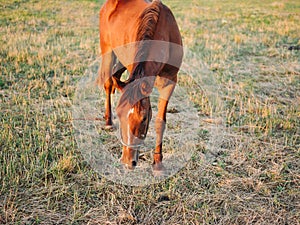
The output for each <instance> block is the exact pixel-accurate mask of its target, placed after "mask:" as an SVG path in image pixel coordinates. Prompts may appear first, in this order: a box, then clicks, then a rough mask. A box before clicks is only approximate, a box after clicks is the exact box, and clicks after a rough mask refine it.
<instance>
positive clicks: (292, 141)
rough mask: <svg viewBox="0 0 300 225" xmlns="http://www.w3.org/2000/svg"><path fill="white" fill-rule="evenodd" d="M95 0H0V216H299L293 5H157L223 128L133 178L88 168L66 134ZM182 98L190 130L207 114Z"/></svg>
mask: <svg viewBox="0 0 300 225" xmlns="http://www.w3.org/2000/svg"><path fill="white" fill-rule="evenodd" d="M102 2H103V1H96V0H95V1H92V0H74V1H70V0H68V1H58V0H48V1H44V0H42V1H36V0H15V1H10V0H0V55H1V58H0V112H1V113H0V224H74V225H75V224H90V225H91V224H274V225H275V224H289V225H290V224H300V160H299V159H300V150H299V149H300V106H299V102H300V64H299V62H300V50H299V49H298V50H297V47H298V48H299V46H300V23H299V21H300V2H299V1H297V0H289V1H284V0H278V1H271V0H265V1H257V0H251V1H237V0H232V1H220V0H211V1H202V0H198V1H197V0H188V1H177V0H173V1H172V0H165V1H163V2H164V3H165V4H167V5H168V6H169V7H170V8H171V9H172V10H173V12H174V14H175V16H176V18H177V21H178V24H179V26H180V29H181V32H182V36H183V41H184V45H185V47H186V48H188V49H189V50H190V51H191V52H192V53H193V54H194V57H193V58H191V57H189V56H186V61H187V62H188V63H189V64H191V63H193V60H194V59H195V58H196V59H197V62H195V64H196V65H197V63H199V62H200V63H199V65H202V67H201V68H199V74H196V75H195V74H194V75H193V76H194V79H195V80H196V82H197V79H198V78H199V79H200V78H201V76H202V74H206V75H207V74H209V75H210V76H212V78H213V79H214V81H215V87H216V88H218V90H217V92H218V95H219V96H220V99H221V100H222V102H221V103H220V104H221V105H222V107H221V109H222V117H223V119H222V120H221V122H220V123H221V125H222V129H223V128H224V129H225V131H224V132H223V133H222V138H221V143H219V144H218V145H217V148H210V147H209V146H208V144H207V137H209V136H213V135H216V134H213V133H210V132H209V131H207V130H205V129H203V130H202V133H201V138H199V141H198V143H197V146H198V148H197V151H196V152H195V154H194V155H193V157H192V160H191V161H190V162H188V164H187V166H186V167H185V168H184V169H182V170H181V171H180V172H179V173H178V174H176V175H175V176H173V177H171V178H169V179H167V180H165V181H163V182H161V183H160V184H153V185H149V186H146V187H128V186H122V185H118V184H115V183H113V182H111V181H109V180H106V179H105V178H103V177H101V176H100V175H98V174H97V173H96V172H94V171H93V170H92V169H91V167H90V166H89V165H88V164H87V163H86V162H85V161H84V160H83V157H82V155H81V153H80V150H79V149H78V147H77V145H76V141H75V137H74V128H73V127H72V112H71V106H72V101H73V99H74V93H75V88H76V84H77V82H78V81H79V80H80V78H81V77H82V76H83V74H84V71H85V70H86V68H87V67H88V66H89V65H90V64H91V62H93V61H94V60H95V59H96V58H97V57H98V56H99V44H98V42H99V34H98V11H99V9H100V6H101V4H102ZM204 68H205V69H204ZM182 75H183V74H182ZM182 77H184V76H182ZM180 82H181V85H183V86H186V87H190V86H193V84H194V83H193V82H195V81H191V80H189V79H185V78H181V80H180ZM200 85H201V82H200ZM209 91H214V90H209ZM190 97H191V100H192V101H193V102H194V103H195V105H196V106H197V110H198V112H199V115H201V118H202V117H203V118H207V120H203V121H202V120H201V121H200V124H199V126H204V125H203V124H206V123H207V122H208V121H210V122H213V123H214V121H215V120H217V119H216V118H215V117H214V115H212V109H211V107H209V105H208V104H207V98H206V97H205V96H202V95H201V94H200V93H193V91H191V92H190ZM217 116H219V115H217ZM218 124H219V122H218ZM217 135H218V134H217Z"/></svg>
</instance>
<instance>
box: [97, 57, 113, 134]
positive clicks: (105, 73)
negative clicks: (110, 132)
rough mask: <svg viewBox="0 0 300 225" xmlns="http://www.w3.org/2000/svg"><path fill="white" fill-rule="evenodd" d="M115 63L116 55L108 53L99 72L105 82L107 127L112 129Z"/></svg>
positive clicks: (103, 82) (102, 81)
mask: <svg viewBox="0 0 300 225" xmlns="http://www.w3.org/2000/svg"><path fill="white" fill-rule="evenodd" d="M114 63H115V56H114V54H113V53H112V52H111V53H107V54H105V55H104V56H103V58H102V64H101V70H100V73H99V77H100V80H101V83H102V84H104V90H105V94H106V99H105V115H104V118H105V127H106V128H107V129H111V128H112V126H113V123H112V112H111V94H112V92H113V80H112V78H111V76H112V67H113V65H114Z"/></svg>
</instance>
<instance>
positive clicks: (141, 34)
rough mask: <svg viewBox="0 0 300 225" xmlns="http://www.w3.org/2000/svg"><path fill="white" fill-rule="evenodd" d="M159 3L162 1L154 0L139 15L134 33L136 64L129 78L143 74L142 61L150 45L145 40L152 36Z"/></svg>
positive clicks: (156, 20) (150, 38)
mask: <svg viewBox="0 0 300 225" xmlns="http://www.w3.org/2000/svg"><path fill="white" fill-rule="evenodd" d="M161 5H162V3H161V1H160V0H154V1H153V2H152V3H151V5H150V6H149V7H148V8H146V9H145V10H144V12H143V13H142V14H141V15H140V18H139V19H140V22H139V27H138V30H137V35H136V42H137V50H136V54H135V59H134V62H136V63H137V64H136V67H135V68H134V70H133V72H132V75H131V79H136V78H140V77H142V76H143V73H144V62H145V61H146V60H147V56H148V53H149V47H150V46H149V43H147V40H153V38H154V34H155V30H156V25H157V22H158V19H159V15H160V9H161Z"/></svg>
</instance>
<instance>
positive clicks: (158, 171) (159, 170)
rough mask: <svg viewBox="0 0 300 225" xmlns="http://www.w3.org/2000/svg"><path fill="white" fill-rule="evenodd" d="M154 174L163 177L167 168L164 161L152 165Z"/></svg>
mask: <svg viewBox="0 0 300 225" xmlns="http://www.w3.org/2000/svg"><path fill="white" fill-rule="evenodd" d="M152 170H153V175H154V176H155V177H162V176H165V175H166V168H165V167H164V165H163V164H162V163H155V164H153V165H152Z"/></svg>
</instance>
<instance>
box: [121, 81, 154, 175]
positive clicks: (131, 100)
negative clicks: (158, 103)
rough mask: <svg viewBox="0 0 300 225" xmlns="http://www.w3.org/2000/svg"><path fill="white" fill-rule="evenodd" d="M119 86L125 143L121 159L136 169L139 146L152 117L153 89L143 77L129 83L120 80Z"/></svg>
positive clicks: (122, 132)
mask: <svg viewBox="0 0 300 225" xmlns="http://www.w3.org/2000/svg"><path fill="white" fill-rule="evenodd" d="M117 87H118V88H119V89H121V91H122V95H121V98H120V101H119V104H118V106H117V108H116V111H117V115H118V118H119V121H120V138H121V142H122V144H123V153H122V158H121V161H122V163H124V164H125V165H126V166H127V167H128V168H129V169H134V168H135V166H136V165H137V162H138V158H139V148H140V147H141V145H142V144H143V142H144V140H145V138H146V135H147V131H148V127H149V122H150V120H151V117H152V109H151V104H150V97H149V94H150V93H151V91H149V90H152V89H151V87H150V85H149V82H148V81H146V80H143V79H138V80H135V81H132V82H128V83H124V82H122V83H121V82H120V81H119V80H118V84H117Z"/></svg>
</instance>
